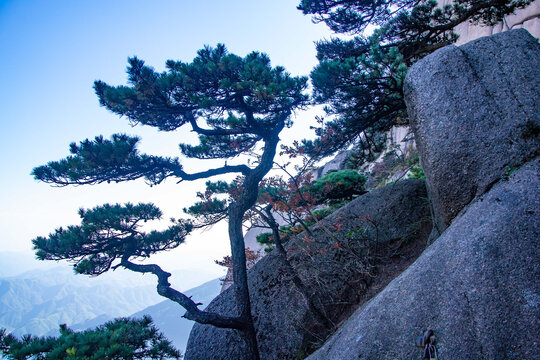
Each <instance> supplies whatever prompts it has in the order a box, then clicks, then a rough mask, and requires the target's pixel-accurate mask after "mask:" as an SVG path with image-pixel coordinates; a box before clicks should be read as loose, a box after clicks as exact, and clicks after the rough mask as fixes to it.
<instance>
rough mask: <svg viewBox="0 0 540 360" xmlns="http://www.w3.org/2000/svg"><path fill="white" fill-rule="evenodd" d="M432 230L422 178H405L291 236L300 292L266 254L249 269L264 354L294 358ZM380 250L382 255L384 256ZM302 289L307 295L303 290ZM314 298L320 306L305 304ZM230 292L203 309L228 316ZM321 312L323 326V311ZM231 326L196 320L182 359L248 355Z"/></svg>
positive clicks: (405, 260)
mask: <svg viewBox="0 0 540 360" xmlns="http://www.w3.org/2000/svg"><path fill="white" fill-rule="evenodd" d="M430 230H431V218H430V216H429V205H428V203H427V193H426V188H425V183H424V181H422V180H406V181H401V182H398V183H395V184H393V185H390V186H387V187H385V188H382V189H379V190H374V191H372V192H370V193H367V194H365V195H363V196H361V197H359V198H357V199H355V200H353V201H352V202H351V203H349V204H348V205H346V206H345V207H343V208H341V209H339V210H338V211H336V212H335V213H333V214H332V215H330V216H328V217H327V218H325V219H324V220H322V221H321V222H320V226H318V225H315V226H313V227H312V228H311V234H306V233H302V234H300V235H298V236H297V237H295V238H293V239H292V240H290V241H289V244H288V246H287V248H288V260H289V262H290V264H291V265H292V267H293V268H294V272H295V273H296V275H298V276H299V278H300V279H301V280H302V283H303V285H304V286H305V288H306V289H304V291H302V290H301V289H299V288H298V287H297V286H296V285H295V282H294V279H293V275H294V274H292V273H291V271H290V270H289V268H288V267H287V265H286V263H285V262H284V261H283V258H282V257H280V256H279V255H277V254H276V253H271V254H269V255H267V256H265V257H264V258H263V259H261V260H260V261H259V262H258V263H257V264H256V265H255V266H254V267H253V268H252V269H250V271H249V272H248V278H249V286H250V293H251V300H252V311H253V315H254V320H255V326H256V330H257V339H258V341H259V347H260V351H261V356H262V359H267V360H277V359H297V358H298V356H301V355H302V353H303V352H304V351H306V349H309V347H310V346H312V345H313V343H314V342H317V341H319V342H320V341H321V340H322V339H324V337H325V336H327V335H328V333H329V331H330V330H332V327H331V326H330V327H329V326H328V321H330V322H334V323H336V324H337V323H338V322H339V321H341V320H342V319H344V318H345V317H347V316H348V315H349V314H350V313H351V312H352V310H353V309H354V307H355V305H356V304H358V303H359V302H361V301H363V300H365V298H366V296H369V293H370V291H372V292H373V291H374V290H373V289H379V290H380V288H382V287H384V286H385V285H386V284H387V283H388V282H389V281H390V280H391V278H388V277H385V276H380V277H379V276H375V275H376V274H377V269H381V267H384V268H385V271H384V273H385V274H387V273H388V271H386V270H391V271H393V272H394V273H396V274H397V273H399V272H401V271H403V270H404V269H405V268H406V267H407V266H408V265H410V264H411V263H412V261H414V259H415V258H416V257H417V256H418V255H419V254H420V253H421V252H422V251H423V249H424V248H425V245H426V242H427V236H428V234H429V232H430ZM383 254H384V256H383ZM305 291H307V294H306V293H305ZM304 295H308V296H309V297H311V299H312V303H313V304H314V305H315V308H316V310H317V311H313V307H311V308H310V306H309V305H308V302H307V301H306V297H305V296H304ZM234 309H235V300H234V294H233V292H232V289H228V290H226V291H225V292H223V293H222V294H221V295H220V296H218V297H217V298H216V299H215V300H214V301H213V302H212V303H210V305H209V306H208V308H207V310H209V311H214V312H218V313H222V314H229V315H230V314H233V313H234ZM321 312H324V313H325V315H326V321H327V323H325V322H324V321H323V319H321V317H320V313H321ZM243 349H244V343H243V341H242V339H241V338H240V337H239V335H238V333H237V332H236V331H233V330H224V329H218V328H215V327H212V326H207V325H199V324H196V325H195V326H194V327H193V330H192V332H191V334H190V337H189V341H188V345H187V350H186V355H185V359H186V360H211V359H221V360H224V359H230V360H244V359H245V360H251V359H246V358H245V355H244V353H245V351H243Z"/></svg>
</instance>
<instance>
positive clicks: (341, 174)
mask: <svg viewBox="0 0 540 360" xmlns="http://www.w3.org/2000/svg"><path fill="white" fill-rule="evenodd" d="M366 181H367V179H366V177H365V176H364V175H361V174H359V173H357V172H356V171H354V170H340V171H335V172H331V173H328V174H326V175H325V176H324V177H322V178H320V179H319V180H317V181H316V182H315V183H314V184H313V185H311V186H310V187H309V189H308V190H309V192H311V193H312V194H313V195H315V197H316V198H317V202H318V203H323V202H325V201H327V200H330V201H335V200H343V199H348V200H351V199H352V198H353V196H354V195H360V194H363V193H364V192H365V184H366Z"/></svg>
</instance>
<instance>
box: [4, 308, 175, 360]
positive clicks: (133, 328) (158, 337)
mask: <svg viewBox="0 0 540 360" xmlns="http://www.w3.org/2000/svg"><path fill="white" fill-rule="evenodd" d="M0 354H3V355H6V356H7V359H15V360H23V359H73V360H77V359H84V360H107V359H119V360H120V359H122V360H133V359H180V358H181V354H180V352H179V351H178V350H176V349H175V348H174V347H173V346H172V345H171V343H170V341H168V340H167V339H166V338H165V337H164V336H163V334H161V333H160V332H159V331H158V330H157V329H156V327H155V326H154V325H153V323H152V319H151V318H150V317H143V318H142V319H128V318H119V319H116V320H113V321H109V322H107V323H105V324H103V325H100V326H98V327H97V328H95V329H91V330H85V331H81V332H77V331H73V330H71V329H70V328H68V327H67V326H66V325H60V336H59V337H53V336H47V337H37V336H31V335H25V336H23V337H22V338H21V339H17V338H16V337H15V336H13V335H11V334H7V332H6V331H5V329H0Z"/></svg>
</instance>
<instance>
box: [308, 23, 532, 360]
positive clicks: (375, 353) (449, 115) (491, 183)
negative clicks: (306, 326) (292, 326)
mask: <svg viewBox="0 0 540 360" xmlns="http://www.w3.org/2000/svg"><path fill="white" fill-rule="evenodd" d="M539 58H540V48H539V45H538V43H537V42H536V41H535V40H534V39H533V38H532V37H530V35H529V34H527V33H526V32H525V31H523V30H514V31H509V32H506V33H502V34H498V35H494V36H493V37H491V38H482V39H479V40H476V41H474V42H471V43H468V44H467V45H464V46H462V47H460V48H457V47H454V46H451V47H447V48H444V49H441V50H439V51H437V52H435V53H434V54H432V55H430V56H428V57H426V58H425V59H424V60H423V61H420V62H418V63H417V64H415V65H414V66H413V67H412V68H411V69H410V71H409V74H408V75H407V80H406V102H407V107H408V110H409V116H410V117H411V121H412V124H413V130H414V132H415V136H416V139H417V145H418V149H419V154H420V159H421V161H422V165H423V167H424V172H425V174H426V180H427V185H428V189H429V195H430V199H431V201H432V206H433V212H434V214H435V216H434V217H435V220H436V221H437V224H438V225H439V226H440V229H441V231H443V232H442V235H441V236H440V237H439V238H438V239H437V240H436V241H435V242H434V243H433V244H432V245H431V246H430V247H428V249H427V250H426V251H425V252H424V253H423V254H422V255H421V256H420V257H419V258H418V259H417V260H416V261H415V263H414V264H413V265H411V266H410V267H409V268H408V269H407V270H406V271H405V272H403V273H402V274H401V275H400V276H399V277H397V278H396V279H394V280H393V281H392V282H391V283H390V285H388V286H387V287H386V288H385V289H384V290H383V291H381V292H380V293H379V294H378V295H377V296H376V297H375V298H373V299H372V300H371V301H369V302H368V303H366V304H364V305H363V306H362V307H360V308H359V309H358V310H357V311H356V312H355V313H354V314H353V315H352V316H351V317H350V318H349V319H348V320H347V322H346V323H345V324H344V325H343V326H342V327H341V328H340V329H339V330H338V332H337V333H336V334H334V335H333V336H332V337H331V339H330V340H329V341H327V342H326V343H325V344H324V346H323V347H322V348H320V349H319V350H318V351H317V352H315V353H314V354H312V355H311V356H310V357H309V358H308V359H310V360H315V359H411V358H421V356H422V350H421V349H418V348H416V347H415V346H414V343H415V339H416V337H417V336H419V335H421V334H423V332H424V331H426V330H427V329H432V330H433V331H434V332H435V335H436V337H437V347H438V353H439V358H441V359H457V360H459V359H539V358H540V322H539V321H538V319H540V282H539V281H538V279H539V278H540V241H539V239H540V221H539V219H540V159H539V158H538V153H539V150H538V149H539V144H540V140H539V129H540V126H539V121H540V118H539V114H540V104H539V100H540V96H539V89H540V60H539Z"/></svg>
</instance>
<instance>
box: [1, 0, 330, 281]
mask: <svg viewBox="0 0 540 360" xmlns="http://www.w3.org/2000/svg"><path fill="white" fill-rule="evenodd" d="M297 3H298V1H290V0H272V1H270V0H236V1H235V0H230V1H223V0H199V1H187V0H176V1H161V0H153V1H150V0H146V1H143V0H139V1H136V0H130V1H120V0H114V1H111V0H107V1H100V0H92V1H82V0H80V1H73V0H69V1H68V0H47V1H41V0H36V1H30V0H13V1H0V52H1V55H0V69H1V70H0V71H1V73H0V74H1V76H0V77H1V81H0V121H1V128H0V137H1V138H0V153H1V154H2V176H1V177H0V200H1V208H0V251H30V249H31V243H30V241H31V239H32V238H34V237H36V236H38V235H46V234H48V233H50V232H52V231H53V230H54V229H55V228H57V227H59V226H65V225H69V224H76V223H78V216H77V210H78V209H79V208H80V207H85V208H88V207H92V206H96V205H99V204H103V203H106V202H109V203H116V202H120V203H124V202H127V201H131V202H134V203H137V202H140V201H145V202H154V203H155V204H157V205H158V206H159V207H160V208H161V209H162V210H163V211H164V213H165V218H169V217H171V216H175V217H178V216H180V215H181V209H182V208H183V207H185V206H187V205H189V204H190V203H191V202H192V201H193V200H194V191H195V189H196V188H197V186H198V187H199V188H200V184H181V185H176V183H175V182H174V181H168V182H167V183H165V184H163V185H160V186H157V187H153V188H150V187H148V186H146V185H145V184H144V182H143V181H136V182H131V183H121V184H111V185H106V184H104V185H99V186H80V187H64V188H54V187H51V186H49V185H47V184H44V183H39V182H36V181H35V180H33V178H32V177H31V176H30V172H31V170H32V168H33V167H35V166H38V165H42V164H45V163H46V162H48V161H51V160H58V159H61V158H63V157H65V156H66V155H68V145H69V143H70V142H72V141H80V140H84V139H85V138H88V137H90V138H92V137H94V136H96V135H100V134H103V135H104V136H105V137H109V136H110V135H111V134H113V133H118V132H127V133H129V134H136V135H140V136H141V137H142V144H141V145H142V146H141V149H142V150H143V151H145V152H148V153H153V154H163V155H169V156H171V155H172V156H177V155H179V151H178V146H177V144H178V142H180V141H181V140H182V138H183V137H185V136H186V132H183V133H158V132H157V131H155V130H154V129H152V128H143V127H135V128H130V127H129V126H128V125H127V121H126V119H123V118H119V117H117V116H115V115H113V114H110V113H108V112H107V111H106V110H105V109H104V108H101V107H100V106H99V104H98V100H97V97H96V96H95V94H94V92H93V89H92V84H93V81H94V80H96V79H101V80H104V81H106V82H108V83H109V84H113V85H118V84H124V83H125V82H126V74H125V68H126V64H127V62H126V59H127V57H128V56H133V55H137V56H138V57H139V58H142V59H144V60H145V61H146V63H147V64H148V65H151V66H154V67H155V68H156V69H157V70H162V69H163V68H164V64H165V61H166V60H167V59H179V60H183V61H191V60H192V59H193V57H194V56H195V55H196V51H197V50H198V49H200V48H201V47H202V46H203V45H205V44H208V45H215V44H217V43H224V44H226V46H227V47H228V49H229V50H230V51H231V52H233V53H236V54H238V55H242V56H243V55H246V54H247V53H249V52H250V51H252V50H258V51H261V52H265V53H267V54H268V55H269V56H270V58H271V60H272V64H273V65H283V66H285V68H286V69H287V70H288V71H289V72H291V73H292V74H293V75H307V74H309V72H310V70H311V69H312V67H313V66H314V65H315V64H316V59H315V49H314V45H313V42H314V41H316V40H320V39H321V38H323V37H329V34H330V33H329V32H328V30H327V29H326V27H325V26H324V25H315V24H313V23H312V22H311V19H310V18H309V17H305V16H303V15H302V13H301V12H300V11H298V10H296V5H298V4H297ZM312 119H313V114H310V113H302V114H298V116H297V118H296V120H295V121H296V122H297V123H298V124H300V126H301V127H300V129H301V130H298V129H296V130H295V129H294V128H293V129H290V130H288V132H289V134H288V135H287V134H284V137H285V138H289V139H290V138H292V135H291V134H294V135H296V136H297V137H298V136H299V134H300V133H302V135H305V136H308V135H309V134H307V133H306V130H305V129H306V128H307V126H308V124H309V122H310V121H312ZM303 133H305V134H303ZM184 164H185V168H186V170H189V169H194V168H196V167H197V166H198V165H200V164H201V161H199V162H198V163H196V164H195V163H186V162H184ZM227 252H229V243H228V238H227V236H226V228H225V225H221V226H217V227H216V228H214V229H213V230H211V231H209V232H206V233H204V234H202V235H200V236H194V237H193V239H190V240H188V242H187V243H186V244H185V245H183V246H181V247H180V248H179V249H177V250H176V251H175V252H174V253H173V254H171V255H169V256H168V257H166V261H167V262H168V265H169V266H170V267H173V268H197V267H199V268H200V267H204V268H206V269H208V268H212V266H214V267H213V269H215V271H219V267H215V265H213V260H214V259H218V258H221V257H222V256H223V255H224V254H226V253H227ZM161 261H163V259H161Z"/></svg>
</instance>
